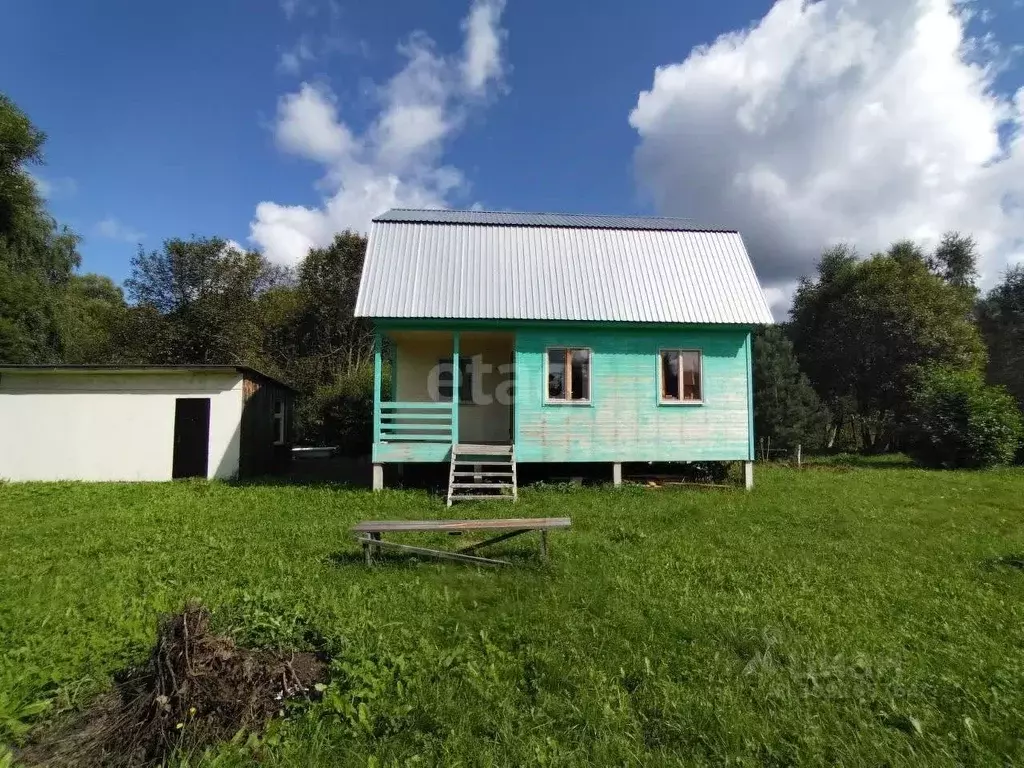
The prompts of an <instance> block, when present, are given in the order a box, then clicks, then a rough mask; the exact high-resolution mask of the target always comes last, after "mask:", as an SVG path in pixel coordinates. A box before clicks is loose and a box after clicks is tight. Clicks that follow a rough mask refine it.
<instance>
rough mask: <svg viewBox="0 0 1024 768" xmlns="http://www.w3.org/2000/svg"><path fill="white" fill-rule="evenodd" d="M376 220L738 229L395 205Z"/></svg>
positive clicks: (658, 219) (650, 219) (664, 220)
mask: <svg viewBox="0 0 1024 768" xmlns="http://www.w3.org/2000/svg"><path fill="white" fill-rule="evenodd" d="M374 221H381V222H384V221H387V222H402V223H405V224H475V225H478V226H492V227H572V228H575V229H653V230H667V231H674V232H735V231H736V230H735V229H729V228H727V227H726V228H723V227H710V226H702V225H699V224H697V223H696V222H694V221H693V220H691V219H678V218H670V217H668V216H606V215H601V214H582V213H518V212H515V211H451V210H427V209H419V208H393V209H392V210H390V211H388V212H387V213H383V214H381V215H380V216H378V217H377V218H375V219H374Z"/></svg>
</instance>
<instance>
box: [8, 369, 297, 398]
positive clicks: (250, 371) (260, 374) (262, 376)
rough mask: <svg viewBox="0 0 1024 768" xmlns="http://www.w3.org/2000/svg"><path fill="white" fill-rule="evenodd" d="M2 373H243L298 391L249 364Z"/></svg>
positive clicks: (26, 370) (9, 371)
mask: <svg viewBox="0 0 1024 768" xmlns="http://www.w3.org/2000/svg"><path fill="white" fill-rule="evenodd" d="M0 373H107V374H119V373H120V374H132V375H138V374H145V373H241V374H242V375H244V376H248V377H249V378H255V379H263V380H264V381H268V382H270V383H271V384H276V385H277V386H279V387H284V388H285V389H290V390H292V391H293V392H295V391H297V390H296V389H295V387H293V386H291V385H290V384H286V383H285V382H283V381H281V380H280V379H276V378H274V377H273V376H268V375H267V374H265V373H263V372H262V371H258V370H256V369H255V368H250V367H249V366H247V365H208V364H198V365H91V364H85V365H66V364H53V365H48V364H42V365H39V364H36V365H0Z"/></svg>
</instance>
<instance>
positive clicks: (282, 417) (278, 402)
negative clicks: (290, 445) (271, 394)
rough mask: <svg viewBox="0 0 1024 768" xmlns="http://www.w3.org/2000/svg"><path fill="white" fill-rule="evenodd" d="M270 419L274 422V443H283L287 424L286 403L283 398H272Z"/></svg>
mask: <svg viewBox="0 0 1024 768" xmlns="http://www.w3.org/2000/svg"><path fill="white" fill-rule="evenodd" d="M271 419H272V421H273V424H274V445H284V444H285V437H286V435H285V433H286V432H287V424H288V404H287V403H286V402H285V401H284V398H275V399H274V411H273V415H272V417H271Z"/></svg>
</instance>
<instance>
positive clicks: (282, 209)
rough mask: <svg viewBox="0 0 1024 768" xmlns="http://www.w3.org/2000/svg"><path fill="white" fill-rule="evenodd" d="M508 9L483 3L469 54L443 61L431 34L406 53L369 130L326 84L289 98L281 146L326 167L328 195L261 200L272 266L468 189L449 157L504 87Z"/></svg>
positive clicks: (256, 233) (283, 104) (473, 16)
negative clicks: (478, 108)
mask: <svg viewBox="0 0 1024 768" xmlns="http://www.w3.org/2000/svg"><path fill="white" fill-rule="evenodd" d="M481 8H483V9H484V11H481ZM501 9H502V4H501V3H499V2H495V0H475V2H474V3H473V5H472V7H471V8H470V11H469V15H468V16H467V18H466V20H465V21H464V22H463V29H464V31H465V34H466V39H465V43H464V49H463V53H462V55H454V56H446V55H444V54H441V53H439V52H438V51H437V50H436V46H435V44H434V42H433V40H431V39H430V38H429V37H427V36H426V35H425V34H423V33H414V34H413V35H412V36H411V37H410V38H409V40H408V41H406V42H405V43H403V44H402V45H400V46H399V47H398V50H399V52H400V53H401V54H402V56H403V57H404V58H405V60H406V63H405V65H404V67H402V69H401V70H399V71H398V72H397V73H396V74H395V75H394V76H393V77H392V78H391V79H390V80H388V81H387V82H386V83H384V84H383V85H380V86H378V87H377V89H376V95H377V97H378V98H379V100H380V111H379V112H378V113H377V115H376V116H375V117H374V119H373V120H371V121H370V123H369V125H367V127H366V128H365V129H364V130H362V131H354V130H353V129H352V128H351V127H350V126H349V124H348V123H346V122H345V121H344V120H343V119H342V117H341V116H340V115H339V109H338V103H337V99H336V98H335V96H334V95H333V93H332V92H331V90H330V89H329V88H328V87H327V86H326V85H323V84H319V85H314V84H310V83H302V85H301V86H300V87H299V89H298V90H297V91H296V92H294V93H289V94H286V95H284V96H282V97H281V99H280V100H279V101H278V108H277V119H276V123H275V137H276V140H277V143H278V146H279V147H280V148H281V149H283V150H284V151H286V152H289V153H291V154H295V155H299V156H301V157H305V158H307V159H310V160H313V161H315V162H317V163H319V164H320V165H321V166H322V167H323V177H322V178H321V180H320V182H319V184H318V188H320V189H325V190H326V191H327V196H326V197H325V199H324V200H323V201H322V203H321V205H320V206H318V207H316V208H309V207H305V206H301V205H282V204H279V203H276V202H270V201H264V202H261V203H260V204H259V205H257V206H256V213H255V218H254V219H253V221H252V223H251V225H250V240H252V241H253V242H254V243H255V244H257V245H258V246H260V247H262V248H263V249H264V251H265V252H266V254H267V256H268V257H269V258H271V259H272V260H274V261H277V262H280V263H284V264H295V263H297V262H298V261H299V260H301V259H302V258H303V257H304V256H305V255H306V253H307V252H308V251H309V249H310V248H311V247H315V246H320V245H325V244H327V243H329V242H330V241H331V239H332V238H333V237H334V234H335V233H336V232H339V231H341V230H343V229H346V228H351V229H355V230H357V231H365V230H366V229H367V228H368V227H369V223H370V219H372V218H373V216H375V215H377V214H378V213H381V212H383V211H385V210H387V209H388V208H396V207H421V208H440V207H444V206H446V205H447V203H448V200H449V199H450V196H451V195H452V194H454V193H456V192H458V191H462V190H464V189H465V187H466V182H465V180H464V178H463V176H462V173H461V172H460V171H459V170H458V169H456V168H453V167H451V166H447V165H445V164H444V163H443V162H442V157H443V154H444V149H445V145H446V143H447V142H448V141H449V140H450V139H451V138H452V137H453V136H454V135H455V134H456V133H458V131H460V130H461V129H462V127H463V125H464V124H465V120H466V117H467V114H468V111H469V110H470V109H471V108H472V106H473V105H474V104H476V103H477V102H479V100H480V99H481V97H484V96H486V95H487V94H488V93H489V92H490V89H492V88H494V87H497V86H498V85H499V84H500V83H501V78H502V73H503V72H504V66H503V65H502V63H501V51H500V48H501V40H502V39H503V38H504V36H505V32H504V31H503V30H501V29H500V28H499V26H498V25H499V23H500V14H501ZM488 40H489V41H491V42H488ZM471 60H472V64H470V61H471ZM470 71H472V73H473V75H472V77H470V76H469V75H467V74H466V73H467V72H470Z"/></svg>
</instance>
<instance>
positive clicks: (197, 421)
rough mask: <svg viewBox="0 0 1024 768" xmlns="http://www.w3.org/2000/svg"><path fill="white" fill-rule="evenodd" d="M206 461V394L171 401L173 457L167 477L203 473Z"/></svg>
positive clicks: (208, 444)
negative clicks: (172, 413)
mask: <svg viewBox="0 0 1024 768" xmlns="http://www.w3.org/2000/svg"><path fill="white" fill-rule="evenodd" d="M209 462H210V398H208V397H179V398H178V399H177V400H175V401H174V458H173V459H172V462H171V477H172V478H179V477H206V476H207V469H208V465H209Z"/></svg>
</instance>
